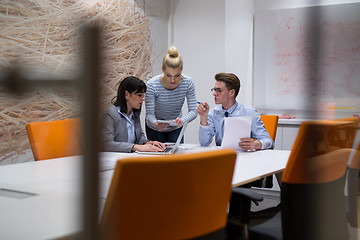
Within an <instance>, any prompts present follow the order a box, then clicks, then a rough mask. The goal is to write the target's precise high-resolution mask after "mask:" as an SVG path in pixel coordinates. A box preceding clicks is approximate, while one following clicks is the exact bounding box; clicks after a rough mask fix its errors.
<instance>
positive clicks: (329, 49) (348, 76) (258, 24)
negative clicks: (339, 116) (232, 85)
mask: <svg viewBox="0 0 360 240" xmlns="http://www.w3.org/2000/svg"><path fill="white" fill-rule="evenodd" d="M314 17H315V18H316V19H317V21H315V22H314V21H311V19H314ZM317 40H318V42H317ZM314 43H318V44H319V45H318V46H315V47H314ZM315 45H316V44H315ZM253 91H254V94H253V96H254V106H255V107H256V108H260V109H294V110H306V109H307V108H308V106H312V105H314V104H319V103H334V105H335V106H336V107H339V108H343V109H354V110H355V111H356V110H359V107H360V3H351V4H339V5H327V6H317V7H306V8H295V9H281V10H271V11H261V12H256V13H255V16H254V90H253Z"/></svg>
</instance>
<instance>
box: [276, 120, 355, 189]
mask: <svg viewBox="0 0 360 240" xmlns="http://www.w3.org/2000/svg"><path fill="white" fill-rule="evenodd" d="M359 120H360V119H358V118H346V119H338V120H322V121H321V120H319V121H307V122H302V123H301V125H300V129H299V132H298V135H297V137H296V139H295V142H294V145H293V147H292V150H291V153H290V156H289V160H288V163H287V165H286V168H285V170H284V173H283V178H282V181H283V182H287V183H321V182H328V181H331V180H334V179H336V178H338V177H340V176H342V175H343V174H344V173H345V171H346V167H347V161H348V157H349V155H350V151H348V150H349V149H351V148H352V144H353V142H354V139H355V136H356V132H357V130H358V126H359ZM344 149H345V150H344ZM346 149H347V150H346ZM345 152H346V154H345ZM340 156H341V157H340ZM325 159H327V160H326V161H325ZM340 166H341V167H340ZM330 167H331V169H330ZM324 170H326V171H324Z"/></svg>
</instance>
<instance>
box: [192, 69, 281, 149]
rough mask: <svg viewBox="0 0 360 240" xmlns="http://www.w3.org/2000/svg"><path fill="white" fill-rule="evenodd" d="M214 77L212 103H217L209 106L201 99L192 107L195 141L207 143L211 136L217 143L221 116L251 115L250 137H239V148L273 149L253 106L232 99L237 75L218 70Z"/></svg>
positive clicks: (220, 127) (221, 136)
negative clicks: (197, 123)
mask: <svg viewBox="0 0 360 240" xmlns="http://www.w3.org/2000/svg"><path fill="white" fill-rule="evenodd" d="M215 80H216V82H215V86H214V88H212V89H211V91H212V92H213V96H214V100H215V104H220V105H218V106H216V107H215V108H213V109H210V108H209V105H208V103H207V102H201V103H200V104H199V106H198V108H197V110H196V112H197V113H198V114H199V116H200V128H199V142H200V144H201V146H208V145H209V144H210V143H211V142H212V139H213V137H214V136H215V143H216V145H217V146H220V145H221V142H222V139H223V135H224V119H225V117H241V116H251V117H252V123H251V136H252V138H241V139H239V143H238V144H239V147H240V148H242V149H244V150H250V151H254V150H260V149H269V148H274V142H273V140H272V139H271V138H270V135H269V133H268V132H267V131H266V129H265V127H264V124H263V122H262V121H261V119H260V114H259V113H258V112H257V111H256V109H255V108H253V107H250V106H245V105H243V104H240V103H238V102H237V101H236V96H237V95H238V93H239V90H240V80H239V78H238V77H237V76H236V75H235V74H233V73H218V74H216V75H215ZM254 139H256V140H255V141H254Z"/></svg>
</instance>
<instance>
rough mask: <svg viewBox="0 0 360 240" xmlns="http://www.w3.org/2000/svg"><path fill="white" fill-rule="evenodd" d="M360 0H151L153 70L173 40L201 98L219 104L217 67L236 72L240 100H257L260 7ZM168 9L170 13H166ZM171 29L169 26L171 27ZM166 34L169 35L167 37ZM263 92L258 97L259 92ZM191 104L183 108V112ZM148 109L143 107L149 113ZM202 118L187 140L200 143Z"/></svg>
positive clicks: (197, 120)
mask: <svg viewBox="0 0 360 240" xmlns="http://www.w3.org/2000/svg"><path fill="white" fill-rule="evenodd" d="M359 1H360V0H353V1H349V0H322V1H321V0H318V1H315V0H303V1H301V0H241V1H239V0H217V1H208V0H169V1H167V0H150V1H146V4H147V7H149V6H150V7H156V8H160V9H153V13H152V15H151V17H152V21H153V26H152V39H153V53H152V57H153V61H154V67H153V73H154V75H155V74H158V73H161V69H160V64H161V60H162V57H163V56H164V55H165V54H166V49H167V47H168V46H169V45H171V44H173V45H175V46H176V47H177V48H178V49H179V52H180V54H181V55H182V57H183V59H184V70H183V73H184V74H186V75H189V76H191V77H192V78H193V79H194V81H195V84H196V94H197V99H198V100H199V101H207V102H208V103H209V104H210V106H211V107H214V106H215V104H214V101H213V97H212V94H211V92H210V89H211V88H212V87H213V85H214V83H215V80H214V75H215V74H216V73H218V72H233V73H235V74H236V75H237V76H238V77H239V78H240V81H241V90H240V93H239V96H238V97H237V100H238V101H239V102H241V103H244V104H246V105H252V99H253V88H252V75H253V72H252V69H253V65H252V63H253V59H252V52H253V14H254V12H255V11H263V10H274V9H283V8H298V7H308V6H317V5H328V4H341V3H351V2H359ZM165 11H167V12H165ZM168 28H169V29H168ZM164 38H165V39H164ZM257 97H258V96H257ZM185 111H187V108H184V112H185ZM144 112H145V111H143V113H144ZM198 126H199V119H198V118H197V119H195V120H194V121H193V122H192V123H191V124H190V125H189V126H188V129H187V132H186V137H185V142H186V143H198Z"/></svg>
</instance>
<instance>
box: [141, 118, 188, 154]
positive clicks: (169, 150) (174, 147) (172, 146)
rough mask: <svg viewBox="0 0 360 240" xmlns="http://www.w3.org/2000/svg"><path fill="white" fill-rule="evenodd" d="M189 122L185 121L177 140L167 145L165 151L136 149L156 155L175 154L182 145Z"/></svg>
mask: <svg viewBox="0 0 360 240" xmlns="http://www.w3.org/2000/svg"><path fill="white" fill-rule="evenodd" d="M187 124H188V123H187V122H184V123H183V127H182V129H181V131H180V134H179V137H178V138H177V140H176V143H175V144H170V145H168V146H166V148H165V150H164V151H163V152H139V151H136V152H137V153H141V154H154V155H161V154H173V153H174V152H176V150H177V149H178V147H179V145H180V142H181V139H182V137H183V136H184V133H185V130H186V127H187Z"/></svg>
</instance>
